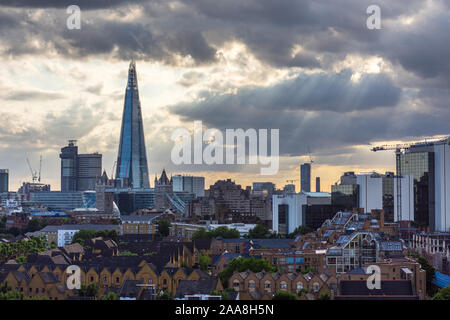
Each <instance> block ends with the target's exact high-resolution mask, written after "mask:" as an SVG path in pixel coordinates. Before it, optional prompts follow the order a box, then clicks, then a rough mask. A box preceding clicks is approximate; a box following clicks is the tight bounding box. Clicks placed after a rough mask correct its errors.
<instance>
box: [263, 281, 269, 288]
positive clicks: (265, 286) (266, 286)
mask: <svg viewBox="0 0 450 320" xmlns="http://www.w3.org/2000/svg"><path fill="white" fill-rule="evenodd" d="M264 288H265V289H270V281H266V282H265V283H264Z"/></svg>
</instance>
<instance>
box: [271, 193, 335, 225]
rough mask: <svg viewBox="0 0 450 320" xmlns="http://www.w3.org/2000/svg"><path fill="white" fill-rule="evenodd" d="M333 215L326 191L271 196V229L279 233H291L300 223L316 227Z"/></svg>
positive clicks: (329, 196) (329, 195) (328, 194)
mask: <svg viewBox="0 0 450 320" xmlns="http://www.w3.org/2000/svg"><path fill="white" fill-rule="evenodd" d="M333 215H334V212H333V207H332V205H331V194H330V193H328V192H300V193H285V194H282V195H273V197H272V229H273V230H274V231H275V232H278V233H281V234H289V233H292V232H293V231H294V230H295V229H296V228H297V227H299V226H302V225H303V226H308V227H310V228H318V227H320V226H321V225H322V223H323V222H324V221H325V220H327V219H330V218H331V217H333Z"/></svg>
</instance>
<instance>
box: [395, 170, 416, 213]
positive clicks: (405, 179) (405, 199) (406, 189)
mask: <svg viewBox="0 0 450 320" xmlns="http://www.w3.org/2000/svg"><path fill="white" fill-rule="evenodd" d="M397 179H401V183H400V190H401V193H400V198H401V214H400V215H399V214H398V196H397V195H398V190H397V189H398V186H397V185H398V184H397ZM394 221H395V222H397V221H414V177H413V176H410V175H404V176H402V177H401V178H398V177H395V178H394Z"/></svg>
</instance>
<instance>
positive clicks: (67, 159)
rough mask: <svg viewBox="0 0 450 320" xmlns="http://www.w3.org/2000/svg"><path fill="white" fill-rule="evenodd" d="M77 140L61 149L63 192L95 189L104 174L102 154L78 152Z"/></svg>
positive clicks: (70, 141) (71, 141)
mask: <svg viewBox="0 0 450 320" xmlns="http://www.w3.org/2000/svg"><path fill="white" fill-rule="evenodd" d="M75 144H76V140H69V144H68V145H67V146H65V147H63V148H62V149H61V153H60V155H59V157H60V158H61V192H73V191H86V190H94V189H95V183H96V181H97V179H98V178H99V177H100V176H101V174H102V155H101V154H98V153H91V154H78V146H76V145H75Z"/></svg>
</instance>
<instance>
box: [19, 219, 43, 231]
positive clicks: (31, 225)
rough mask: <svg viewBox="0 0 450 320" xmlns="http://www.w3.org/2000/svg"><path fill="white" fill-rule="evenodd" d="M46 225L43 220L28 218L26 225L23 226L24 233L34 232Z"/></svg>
mask: <svg viewBox="0 0 450 320" xmlns="http://www.w3.org/2000/svg"><path fill="white" fill-rule="evenodd" d="M46 225H47V223H46V222H45V220H42V219H36V218H33V219H31V220H30V222H28V225H27V227H26V228H25V230H24V233H26V232H35V231H38V230H41V229H42V228H44V227H45V226H46Z"/></svg>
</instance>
